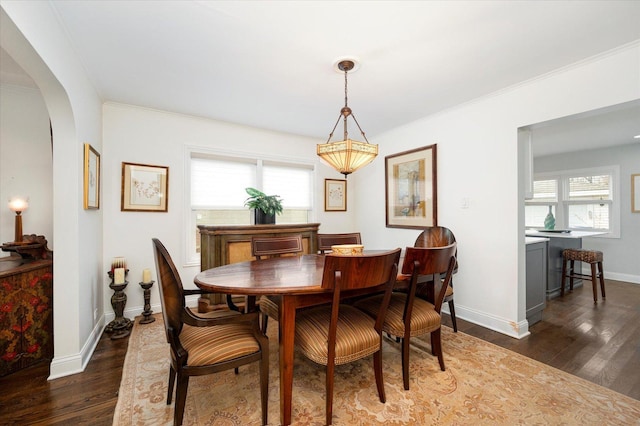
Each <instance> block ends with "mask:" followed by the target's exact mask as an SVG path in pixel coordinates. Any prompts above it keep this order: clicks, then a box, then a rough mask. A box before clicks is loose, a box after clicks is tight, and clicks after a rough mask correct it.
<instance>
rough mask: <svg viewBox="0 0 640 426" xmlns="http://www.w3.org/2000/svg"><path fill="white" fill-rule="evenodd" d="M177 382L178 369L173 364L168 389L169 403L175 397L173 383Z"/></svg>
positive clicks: (170, 367) (170, 369)
mask: <svg viewBox="0 0 640 426" xmlns="http://www.w3.org/2000/svg"><path fill="white" fill-rule="evenodd" d="M175 382H176V371H175V370H174V369H173V366H172V365H170V366H169V390H168V391H167V405H170V404H171V400H172V398H173V385H174V383H175Z"/></svg>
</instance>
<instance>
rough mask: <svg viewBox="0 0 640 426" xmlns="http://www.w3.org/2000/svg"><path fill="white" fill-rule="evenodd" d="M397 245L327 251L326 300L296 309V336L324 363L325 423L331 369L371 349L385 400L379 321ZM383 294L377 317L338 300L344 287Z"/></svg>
mask: <svg viewBox="0 0 640 426" xmlns="http://www.w3.org/2000/svg"><path fill="white" fill-rule="evenodd" d="M399 258H400V249H399V248H398V249H395V250H392V251H387V252H383V253H378V254H363V255H361V256H343V255H335V254H327V255H326V256H325V261H324V270H323V276H322V288H323V289H326V290H327V291H331V292H332V293H333V294H332V302H331V304H330V305H321V306H318V307H313V308H308V309H304V310H301V311H299V312H298V313H297V315H296V330H295V342H296V346H297V347H298V348H299V350H300V351H301V353H303V354H304V355H305V356H306V357H307V358H309V359H310V360H311V361H313V362H316V363H318V364H321V365H325V366H326V398H325V399H326V423H325V424H327V425H330V424H331V423H332V417H333V388H334V369H335V366H336V365H341V364H346V363H349V362H352V361H355V360H358V359H361V358H364V357H368V356H369V355H372V354H373V365H374V371H375V379H376V386H377V388H378V396H379V397H380V402H383V403H384V402H385V401H386V397H385V392H384V381H383V376H382V324H383V323H384V320H385V314H386V312H387V305H388V303H389V300H390V299H391V292H392V290H393V286H394V284H395V281H396V276H397V271H398V260H399ZM380 288H383V289H384V296H383V297H382V301H381V303H380V305H379V309H378V312H377V313H376V316H375V318H374V317H372V316H370V315H368V314H366V313H365V312H363V311H361V310H359V309H356V308H354V307H353V306H350V305H347V304H343V303H341V298H342V296H343V292H344V293H347V294H349V293H352V294H353V291H358V292H360V293H365V292H368V291H374V290H375V291H379V290H380Z"/></svg>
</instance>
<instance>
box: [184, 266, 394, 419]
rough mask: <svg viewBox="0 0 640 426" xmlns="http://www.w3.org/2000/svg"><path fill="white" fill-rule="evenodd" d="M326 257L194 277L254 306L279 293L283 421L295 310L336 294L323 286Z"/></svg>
mask: <svg viewBox="0 0 640 426" xmlns="http://www.w3.org/2000/svg"><path fill="white" fill-rule="evenodd" d="M324 259H325V256H323V255H317V254H306V255H302V256H288V257H275V258H270V259H262V260H254V261H246V262H239V263H232V264H228V265H223V266H218V267H215V268H211V269H207V270H204V271H202V272H200V273H199V274H197V275H196V276H195V278H194V282H195V284H196V285H197V286H198V288H200V289H202V290H206V291H212V292H219V293H224V294H233V295H245V296H250V297H249V301H250V302H249V303H248V308H249V309H252V307H254V303H255V298H256V297H258V296H280V297H279V298H278V299H279V302H280V304H279V309H278V315H279V318H278V338H279V354H280V358H279V360H280V364H279V367H280V424H281V425H290V424H291V408H292V394H293V360H294V343H295V342H294V340H295V322H296V310H298V309H300V308H304V307H308V306H314V305H319V304H323V303H330V302H331V298H332V295H333V293H332V290H331V289H325V288H323V287H322V275H323V270H324ZM383 289H384V286H381V288H380V289H379V290H383ZM377 290H378V289H377V288H374V289H373V291H377ZM367 291H369V292H370V291H372V289H368V290H367ZM360 292H362V290H360ZM358 295H359V294H358V292H354V291H352V292H347V294H345V296H347V297H353V296H358Z"/></svg>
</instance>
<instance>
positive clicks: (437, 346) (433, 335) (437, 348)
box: [431, 328, 444, 371]
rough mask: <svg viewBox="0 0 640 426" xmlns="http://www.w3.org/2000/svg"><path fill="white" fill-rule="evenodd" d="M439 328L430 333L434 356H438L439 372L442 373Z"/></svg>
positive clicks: (442, 360)
mask: <svg viewBox="0 0 640 426" xmlns="http://www.w3.org/2000/svg"><path fill="white" fill-rule="evenodd" d="M440 330H441V329H440V328H439V329H437V330H435V331H432V332H431V341H432V342H433V346H434V349H435V352H436V354H437V355H438V362H439V363H440V370H442V371H444V357H443V356H442V340H441V339H440Z"/></svg>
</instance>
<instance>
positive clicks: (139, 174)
mask: <svg viewBox="0 0 640 426" xmlns="http://www.w3.org/2000/svg"><path fill="white" fill-rule="evenodd" d="M168 191H169V167H164V166H151V165H148V164H136V163H124V162H123V163H122V197H121V204H120V210H121V211H123V212H166V211H167V206H168V202H169V192H168Z"/></svg>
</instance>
